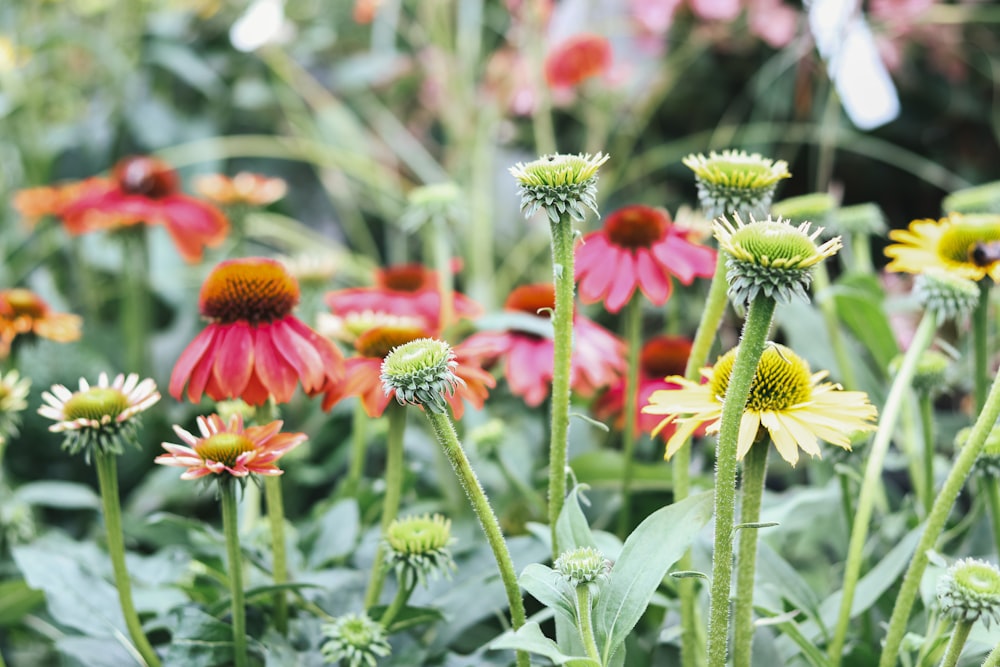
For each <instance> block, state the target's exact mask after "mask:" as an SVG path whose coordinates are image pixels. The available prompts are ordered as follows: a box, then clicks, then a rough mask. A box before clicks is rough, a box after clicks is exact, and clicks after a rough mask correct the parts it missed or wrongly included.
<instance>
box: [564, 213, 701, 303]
mask: <svg viewBox="0 0 1000 667" xmlns="http://www.w3.org/2000/svg"><path fill="white" fill-rule="evenodd" d="M713 273H715V251H714V250H712V249H711V248H707V247H705V246H701V245H697V244H695V243H692V242H691V241H689V240H688V236H687V234H686V233H684V232H681V231H680V230H678V229H677V228H675V227H674V225H673V222H672V221H671V220H670V215H669V214H668V213H667V212H666V211H664V210H662V209H658V208H652V207H649V206H626V207H625V208H620V209H618V210H617V211H615V212H614V213H612V214H611V215H609V216H608V217H607V219H606V220H605V222H604V228H603V229H601V230H599V231H596V232H591V233H590V234H587V235H586V236H585V237H584V238H583V243H582V244H581V245H579V246H577V248H576V279H577V281H578V282H579V286H580V300H581V301H583V302H584V303H596V302H598V301H604V307H605V308H607V309H608V310H609V311H610V312H612V313H617V312H618V311H619V310H621V308H622V306H624V305H625V304H626V303H628V301H629V299H630V298H632V294H633V293H634V292H635V290H636V288H638V289H640V290H642V293H643V294H645V295H646V297H647V298H648V299H649V300H650V301H651V302H653V303H654V304H655V305H657V306H660V305H663V304H664V303H666V301H667V299H669V298H670V292H671V289H672V287H671V283H670V276H674V277H675V278H677V279H678V280H680V281H681V282H682V283H684V284H685V285H690V284H691V282H692V281H693V280H694V279H695V277H696V276H701V277H710V276H711V275H712V274H713Z"/></svg>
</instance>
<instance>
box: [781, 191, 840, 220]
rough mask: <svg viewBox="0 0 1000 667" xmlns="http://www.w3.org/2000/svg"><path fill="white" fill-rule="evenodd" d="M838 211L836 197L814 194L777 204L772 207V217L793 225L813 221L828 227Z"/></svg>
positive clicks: (825, 193)
mask: <svg viewBox="0 0 1000 667" xmlns="http://www.w3.org/2000/svg"><path fill="white" fill-rule="evenodd" d="M836 210H837V199H836V197H834V196H833V195H831V194H830V193H829V192H814V193H812V194H808V195H800V196H798V197H789V198H788V199H782V200H781V201H779V202H775V203H774V204H773V205H772V206H771V215H774V216H777V217H779V218H786V219H787V220H788V221H789V222H790V223H792V224H802V223H803V222H806V221H809V220H812V221H813V222H814V223H815V224H817V225H822V226H823V227H828V226H829V225H830V222H831V221H832V220H833V219H834V215H835V213H836Z"/></svg>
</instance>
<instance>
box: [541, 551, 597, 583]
mask: <svg viewBox="0 0 1000 667" xmlns="http://www.w3.org/2000/svg"><path fill="white" fill-rule="evenodd" d="M554 565H555V571H556V572H558V573H559V574H561V575H562V576H563V577H564V578H565V579H566V581H567V582H569V584H570V585H571V586H572V587H573V588H576V587H577V586H583V585H584V584H593V583H599V582H601V581H603V580H605V579H607V577H608V571H609V570H610V566H609V565H610V564H609V562H608V559H607V558H605V557H604V554H602V553H601V552H600V551H598V550H597V549H595V548H593V547H579V548H577V549H572V550H570V551H564V552H562V554H560V555H559V558H557V559H556V562H555V563H554Z"/></svg>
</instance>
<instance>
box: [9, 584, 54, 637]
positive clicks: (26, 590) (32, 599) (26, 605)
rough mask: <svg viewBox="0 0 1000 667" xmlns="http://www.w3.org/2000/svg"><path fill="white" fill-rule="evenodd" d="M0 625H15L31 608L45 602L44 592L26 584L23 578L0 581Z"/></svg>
mask: <svg viewBox="0 0 1000 667" xmlns="http://www.w3.org/2000/svg"><path fill="white" fill-rule="evenodd" d="M0 600H3V603H2V604H0V627H7V626H11V625H15V624H17V623H19V622H20V621H21V619H22V618H24V617H25V615H27V614H28V613H29V612H30V611H31V610H32V609H34V608H35V607H37V606H39V605H40V604H42V603H43V602H45V594H44V593H42V592H41V591H36V590H35V589H33V588H31V587H30V586H28V584H27V582H25V581H24V579H11V580H9V581H4V582H0Z"/></svg>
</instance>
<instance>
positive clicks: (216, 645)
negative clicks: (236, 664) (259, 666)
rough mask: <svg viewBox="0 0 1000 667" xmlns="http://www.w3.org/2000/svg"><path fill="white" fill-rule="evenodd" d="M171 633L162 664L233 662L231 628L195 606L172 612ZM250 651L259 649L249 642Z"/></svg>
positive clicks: (219, 666)
mask: <svg viewBox="0 0 1000 667" xmlns="http://www.w3.org/2000/svg"><path fill="white" fill-rule="evenodd" d="M174 618H175V619H176V620H175V622H174V623H173V624H172V631H173V637H172V638H171V640H170V649H169V650H168V651H167V655H166V656H165V657H164V658H163V664H165V665H184V667H224V666H230V665H232V664H233V628H232V626H230V625H229V624H228V623H223V622H222V621H220V620H218V619H217V618H215V617H213V616H209V615H208V614H206V613H205V612H203V611H201V610H200V609H197V608H195V607H182V608H181V609H178V610H177V611H176V612H174ZM250 648H251V651H252V652H260V648H259V645H257V642H253V641H251V642H250ZM262 657H263V656H262Z"/></svg>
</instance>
